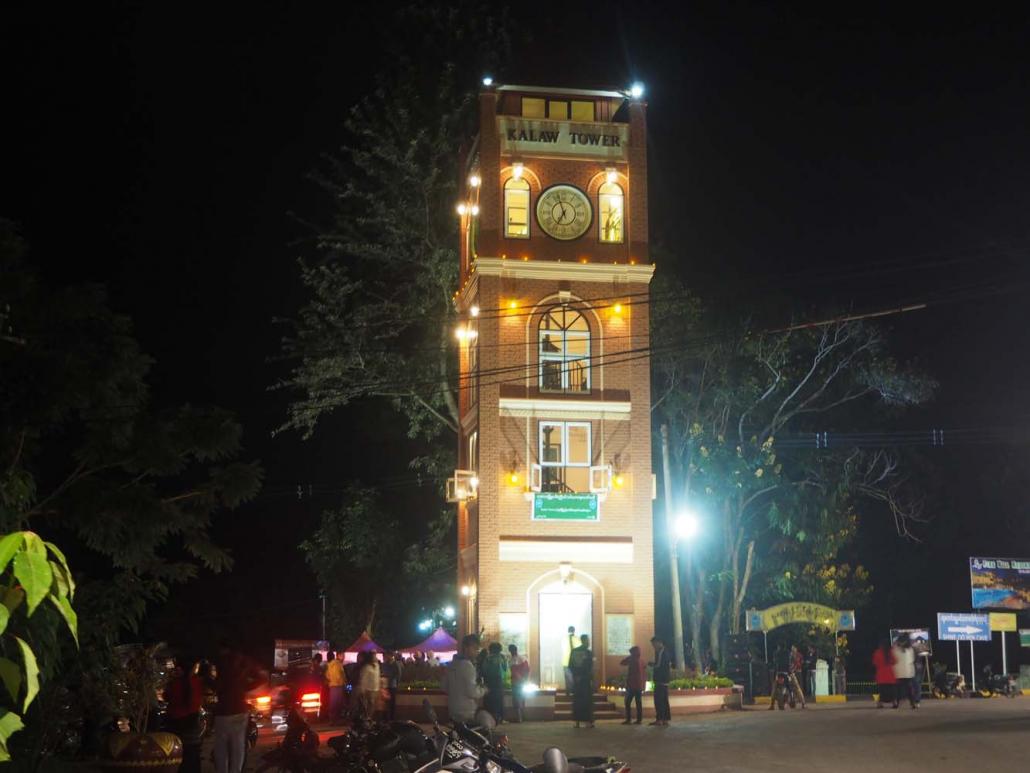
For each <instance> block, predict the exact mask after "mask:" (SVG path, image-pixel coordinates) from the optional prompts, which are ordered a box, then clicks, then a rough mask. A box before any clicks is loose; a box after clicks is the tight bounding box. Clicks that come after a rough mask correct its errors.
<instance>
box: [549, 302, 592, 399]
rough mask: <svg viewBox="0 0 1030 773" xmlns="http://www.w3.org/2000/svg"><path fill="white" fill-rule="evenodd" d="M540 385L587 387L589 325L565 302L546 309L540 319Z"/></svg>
mask: <svg viewBox="0 0 1030 773" xmlns="http://www.w3.org/2000/svg"><path fill="white" fill-rule="evenodd" d="M539 342H540V389H541V390H542V391H548V392H580V393H582V392H589V391H590V326H589V325H588V324H587V321H586V318H585V317H584V316H583V315H582V314H580V313H579V312H578V311H576V310H575V309H571V308H569V307H568V306H554V307H552V308H550V309H548V310H547V311H546V312H545V313H544V316H543V318H542V319H541V320H540V328H539Z"/></svg>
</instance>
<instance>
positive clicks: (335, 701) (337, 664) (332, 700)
mask: <svg viewBox="0 0 1030 773" xmlns="http://www.w3.org/2000/svg"><path fill="white" fill-rule="evenodd" d="M325 681H326V684H327V685H328V687H329V721H330V722H339V721H340V716H341V715H342V714H343V696H344V693H345V692H346V690H347V674H346V673H345V672H344V670H343V653H342V652H330V653H329V663H328V664H326V667H325Z"/></svg>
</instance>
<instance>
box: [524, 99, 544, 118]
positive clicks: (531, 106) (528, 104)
mask: <svg viewBox="0 0 1030 773" xmlns="http://www.w3.org/2000/svg"><path fill="white" fill-rule="evenodd" d="M546 107H547V100H544V99H538V98H537V97H523V98H522V117H523V118H544V117H546Z"/></svg>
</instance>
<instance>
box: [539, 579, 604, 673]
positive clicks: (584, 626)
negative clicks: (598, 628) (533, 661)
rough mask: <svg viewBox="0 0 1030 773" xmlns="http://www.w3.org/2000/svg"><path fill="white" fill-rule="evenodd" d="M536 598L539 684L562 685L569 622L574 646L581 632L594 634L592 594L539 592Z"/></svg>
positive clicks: (567, 646)
mask: <svg viewBox="0 0 1030 773" xmlns="http://www.w3.org/2000/svg"><path fill="white" fill-rule="evenodd" d="M539 599H540V618H539V626H538V627H539V633H540V686H541V687H542V688H544V689H545V690H548V689H549V690H553V689H556V688H557V689H565V659H566V658H567V657H568V648H569V645H568V638H569V626H570V625H571V626H574V627H575V629H576V646H577V647H578V646H579V637H580V634H584V633H585V634H589V635H591V639H592V638H593V636H592V634H593V603H594V597H593V594H591V593H541V594H540V596H539ZM591 646H593V642H591Z"/></svg>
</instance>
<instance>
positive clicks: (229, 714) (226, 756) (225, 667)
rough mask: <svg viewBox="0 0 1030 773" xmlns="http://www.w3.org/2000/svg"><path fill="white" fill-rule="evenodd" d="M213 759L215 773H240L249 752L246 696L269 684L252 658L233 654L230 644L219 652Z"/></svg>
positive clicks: (248, 712) (224, 645)
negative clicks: (256, 688)
mask: <svg viewBox="0 0 1030 773" xmlns="http://www.w3.org/2000/svg"><path fill="white" fill-rule="evenodd" d="M215 674H216V676H215V681H214V688H215V693H216V694H217V695H218V703H217V704H216V705H215V739H214V747H215V748H214V756H215V771H216V773H241V771H242V770H243V759H244V756H245V755H246V752H247V719H248V718H249V716H250V706H248V705H247V693H248V692H250V691H251V690H253V689H254V688H255V687H257V686H259V685H261V684H263V683H264V682H265V681H266V676H265V674H264V673H263V672H262V670H261V669H260V668H259V667H258V666H257V664H255V663H253V662H252V661H251V660H250V659H249V658H246V657H244V656H243V655H240V654H239V653H237V652H234V651H233V650H232V648H231V647H230V646H229V645H228V644H227V643H224V642H223V643H222V644H221V645H220V646H219V648H218V657H217V658H216V659H215Z"/></svg>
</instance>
